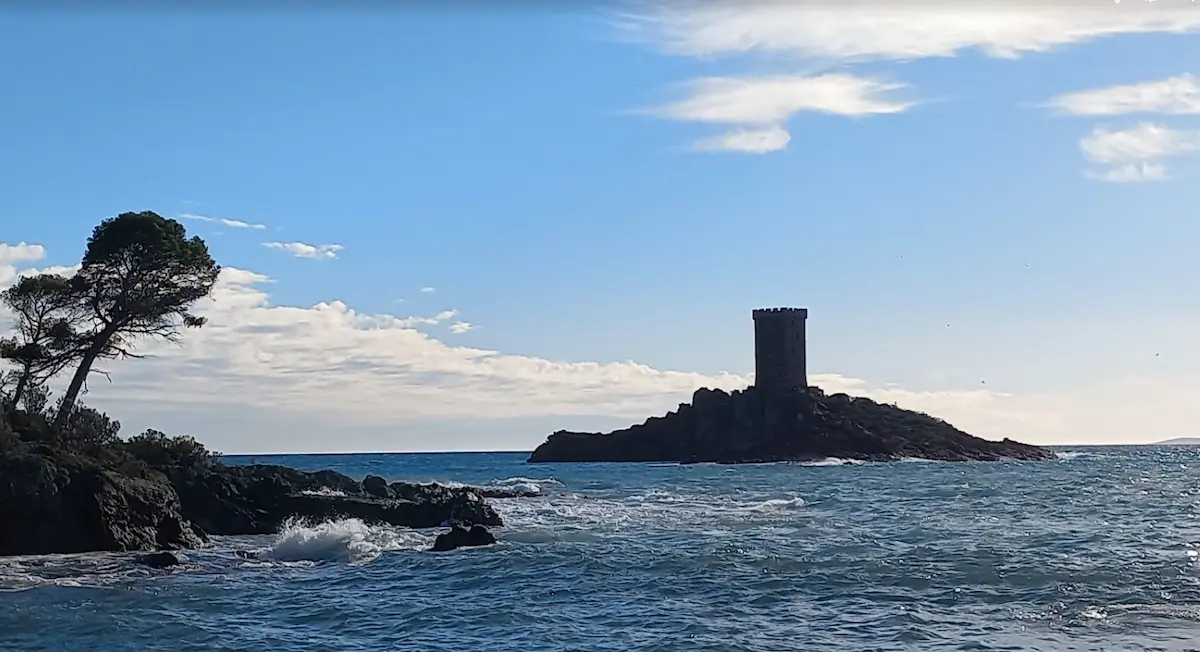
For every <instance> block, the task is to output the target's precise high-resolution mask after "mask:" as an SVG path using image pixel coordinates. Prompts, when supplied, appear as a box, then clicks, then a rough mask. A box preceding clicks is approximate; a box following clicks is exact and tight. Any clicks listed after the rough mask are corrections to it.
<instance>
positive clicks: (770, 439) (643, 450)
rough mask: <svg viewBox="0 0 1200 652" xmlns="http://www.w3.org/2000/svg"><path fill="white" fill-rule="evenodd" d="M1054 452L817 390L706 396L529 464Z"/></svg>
mask: <svg viewBox="0 0 1200 652" xmlns="http://www.w3.org/2000/svg"><path fill="white" fill-rule="evenodd" d="M1054 457H1055V455H1054V453H1053V452H1051V451H1049V450H1047V449H1044V448H1039V447H1037V446H1031V445H1028V444H1022V443H1019V442H1015V441H1011V440H1009V439H1005V440H1004V441H989V440H986V439H980V438H978V437H974V436H971V435H969V434H967V433H965V432H963V431H961V430H959V429H957V428H955V427H954V426H952V425H950V424H949V423H946V422H945V421H943V420H941V419H938V418H936V417H932V416H929V415H927V414H923V413H921V412H914V411H912V410H905V409H902V408H899V407H896V406H894V405H884V404H880V403H876V402H875V401H872V400H870V399H867V398H855V397H851V396H848V395H846V394H833V395H829V396H827V395H825V393H824V392H822V391H821V390H820V389H819V388H816V387H809V388H808V389H807V390H770V391H768V390H763V389H760V388H758V387H750V388H747V389H745V390H741V391H734V392H733V393H726V392H724V391H721V390H712V389H699V390H696V392H695V393H694V394H693V395H692V402H691V404H686V403H685V404H681V405H680V406H679V409H677V410H675V411H673V412H670V413H668V414H667V415H666V416H662V417H652V418H650V419H648V420H647V421H646V422H645V423H642V424H639V425H635V426H631V427H629V428H625V429H623V430H617V431H614V432H611V433H607V434H597V433H582V432H568V431H559V432H555V433H554V434H552V435H550V437H549V438H548V439H547V440H546V441H545V443H543V444H542V445H540V446H538V447H537V449H536V450H534V451H533V454H532V455H530V456H529V462H534V463H537V462H682V463H697V462H717V463H747V462H749V463H753V462H780V461H806V460H819V459H826V458H842V459H850V460H864V461H889V460H898V459H903V458H921V459H929V460H944V461H968V460H981V461H993V460H1004V459H1014V460H1048V459H1053V458H1054Z"/></svg>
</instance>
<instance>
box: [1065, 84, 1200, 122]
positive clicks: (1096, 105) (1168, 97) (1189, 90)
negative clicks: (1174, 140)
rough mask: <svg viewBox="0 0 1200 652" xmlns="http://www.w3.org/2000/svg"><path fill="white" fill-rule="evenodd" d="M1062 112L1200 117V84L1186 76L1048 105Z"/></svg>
mask: <svg viewBox="0 0 1200 652" xmlns="http://www.w3.org/2000/svg"><path fill="white" fill-rule="evenodd" d="M1047 106H1049V107H1051V108H1054V109H1056V110H1058V111H1059V112H1060V113H1065V114H1070V115H1084V116H1113V115H1125V114H1130V113H1160V114H1167V115H1182V114H1200V81H1198V80H1197V79H1196V77H1194V76H1192V75H1189V74H1184V75H1179V76H1177V77H1169V78H1167V79H1162V80H1158V81H1147V82H1139V83H1136V84H1123V85H1119V86H1109V87H1106V88H1095V89H1091V90H1086V91H1079V92H1076V93H1067V94H1065V95H1060V96H1058V97H1055V98H1054V99H1052V100H1050V101H1049V102H1047Z"/></svg>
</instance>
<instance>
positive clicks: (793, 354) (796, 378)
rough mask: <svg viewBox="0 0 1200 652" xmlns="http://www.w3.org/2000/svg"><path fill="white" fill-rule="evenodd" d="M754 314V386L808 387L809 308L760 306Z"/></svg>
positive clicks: (785, 388)
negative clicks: (807, 334) (805, 329)
mask: <svg viewBox="0 0 1200 652" xmlns="http://www.w3.org/2000/svg"><path fill="white" fill-rule="evenodd" d="M751 314H752V315H753V317H754V385H755V386H756V387H759V388H761V389H767V390H795V389H807V388H808V370H807V360H806V351H805V346H806V341H805V332H804V327H805V322H806V321H807V320H808V308H759V309H756V310H754V311H753V312H752V313H751Z"/></svg>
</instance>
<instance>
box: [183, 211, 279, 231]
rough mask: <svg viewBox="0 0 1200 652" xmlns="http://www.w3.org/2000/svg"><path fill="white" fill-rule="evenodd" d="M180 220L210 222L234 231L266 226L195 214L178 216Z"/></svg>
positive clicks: (264, 226)
mask: <svg viewBox="0 0 1200 652" xmlns="http://www.w3.org/2000/svg"><path fill="white" fill-rule="evenodd" d="M179 218H180V219H184V220H191V221H193V222H212V223H215V224H221V225H223V226H228V227H230V228H234V229H265V228H267V225H266V224H255V223H252V222H243V221H242V220H231V219H228V218H224V217H208V216H207V215H197V214H195V213H184V214H182V215H180V216H179Z"/></svg>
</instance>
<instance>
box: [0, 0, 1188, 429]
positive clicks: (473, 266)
mask: <svg viewBox="0 0 1200 652" xmlns="http://www.w3.org/2000/svg"><path fill="white" fill-rule="evenodd" d="M1094 4H1095V6H1092V5H1087V6H1084V5H1082V4H1077V5H1070V4H1067V5H1062V6H1061V7H1056V8H1055V9H1054V10H1053V11H1050V10H1047V9H1044V8H1043V9H1037V8H1035V7H1034V6H1032V5H1022V6H1013V7H1010V8H1007V9H1004V10H999V9H988V8H987V6H986V5H979V6H970V7H967V6H963V5H956V8H955V9H948V8H942V9H937V8H931V7H928V6H925V5H920V6H918V5H913V6H912V7H911V8H906V7H902V6H901V7H897V6H890V7H889V6H885V5H868V6H866V8H865V9H860V10H859V11H857V12H855V11H852V10H849V9H846V8H845V6H844V5H843V6H834V5H830V4H826V3H820V4H816V3H814V4H805V3H802V2H797V3H794V4H786V3H767V4H761V5H756V4H754V3H749V2H747V3H723V2H718V1H715V0H714V1H711V2H703V3H692V4H685V3H674V4H667V3H656V2H643V3H638V4H629V5H619V4H612V5H605V6H590V7H586V8H584V7H580V9H579V10H578V11H577V12H566V11H551V10H550V9H549V8H548V7H549V6H548V5H546V6H541V5H534V4H528V5H523V6H522V7H521V8H520V9H514V10H511V11H499V10H495V11H483V10H479V9H477V8H473V7H472V6H471V5H470V4H469V3H468V4H463V5H461V6H458V7H457V8H455V9H453V10H443V11H434V10H424V11H399V10H394V11H389V10H382V9H379V8H377V7H376V8H374V9H369V10H368V9H364V8H359V9H356V10H347V11H332V10H327V11H283V10H278V11H265V10H260V11H257V12H239V11H236V10H233V9H228V8H226V9H224V10H220V11H210V12H203V11H191V12H166V11H161V12H156V11H149V10H144V9H143V10H136V9H130V8H126V9H124V10H120V11H111V12H108V13H106V12H102V11H88V12H85V11H81V10H80V11H59V12H50V11H42V12H38V11H25V12H19V11H9V12H8V13H6V14H5V15H4V20H3V21H2V22H0V60H2V61H4V62H5V63H4V64H3V67H2V68H0V79H3V82H4V88H5V100H4V102H3V103H0V118H2V119H0V143H3V146H2V147H0V187H2V188H3V191H2V192H0V242H4V243H8V245H10V247H9V248H8V249H6V250H0V253H2V252H3V251H7V254H3V255H6V256H7V258H8V259H7V260H5V259H3V258H2V257H0V282H3V281H4V277H5V272H4V269H5V267H4V266H5V265H7V267H8V269H9V273H8V276H9V278H11V275H12V273H15V270H18V269H29V268H34V267H45V266H48V265H49V266H53V265H62V266H69V265H72V264H74V263H76V262H77V261H78V258H79V255H80V253H81V251H82V247H83V242H84V240H85V239H86V237H87V234H88V233H89V231H90V228H91V227H92V226H93V225H94V224H95V223H97V222H98V221H99V220H101V219H103V218H105V217H109V216H112V215H115V214H117V213H119V212H122V211H127V210H154V211H156V212H159V213H161V214H163V215H167V216H172V217H176V216H190V219H186V221H185V223H186V224H187V226H188V228H189V230H190V231H191V232H194V233H196V234H199V235H201V236H202V237H204V238H205V239H206V240H207V242H208V243H209V246H210V248H211V249H212V252H213V254H214V256H215V257H216V258H217V259H218V261H219V262H220V263H222V264H223V265H224V266H226V267H227V268H230V273H229V274H227V275H226V278H225V279H223V284H224V285H223V290H222V293H219V295H218V297H217V299H218V300H217V301H215V302H214V303H213V304H212V305H211V306H207V307H206V308H205V309H206V310H209V314H210V318H212V320H213V323H214V325H213V327H212V328H211V329H206V330H210V331H211V332H208V333H197V334H195V337H191V335H192V334H189V343H188V344H187V345H185V347H184V348H183V349H172V348H170V347H167V348H163V347H158V346H156V345H152V344H148V345H147V346H148V349H147V350H149V351H152V352H154V353H156V358H155V359H154V360H152V361H147V362H137V363H133V362H131V363H123V364H121V365H120V366H119V367H117V368H113V369H111V370H110V371H112V372H113V373H112V375H113V383H112V385H111V386H109V385H107V383H103V382H97V383H94V387H93V391H92V394H91V395H89V396H88V398H87V400H88V402H90V403H95V404H98V405H102V406H103V407H105V408H106V409H110V410H112V411H113V412H114V413H116V415H117V416H118V417H120V418H122V420H123V421H125V422H126V424H127V427H128V428H131V429H135V428H142V427H147V426H155V427H159V428H162V429H172V430H182V431H187V432H191V433H193V434H196V435H197V436H199V437H201V438H202V439H205V440H206V441H211V442H213V443H214V445H215V446H216V447H218V448H221V449H223V450H226V451H229V452H258V451H321V450H438V449H444V448H455V449H528V448H531V447H532V446H534V445H536V444H537V443H538V442H540V441H541V439H542V438H543V437H544V436H545V434H547V433H548V432H549V431H550V430H553V429H556V428H560V427H570V428H606V427H612V426H619V425H624V424H627V423H630V422H633V421H638V420H641V419H642V418H644V417H646V416H650V415H651V414H656V413H660V412H662V411H664V410H666V409H669V408H672V407H674V405H675V404H677V403H679V402H681V401H685V400H687V398H688V396H689V395H690V392H691V390H692V389H694V388H695V387H699V386H702V385H710V386H711V385H719V386H724V387H730V388H731V387H737V386H739V385H744V384H745V382H748V377H749V375H750V374H751V373H752V371H753V360H752V357H751V356H752V352H753V342H752V338H751V335H752V324H751V321H750V310H751V309H752V308H756V307H764V306H774V305H800V306H807V307H808V308H809V309H810V318H809V337H808V339H809V351H810V353H809V356H810V371H811V372H812V373H813V374H814V377H815V378H816V379H817V381H818V383H819V384H822V385H824V386H826V387H827V389H847V390H850V391H852V392H854V393H859V394H866V395H870V396H873V397H877V398H880V399H881V400H888V401H891V400H895V401H897V402H899V403H900V404H902V405H908V406H911V407H917V408H919V409H925V410H927V411H931V412H935V413H938V414H943V415H946V416H947V417H948V418H950V420H951V421H952V422H954V423H955V424H956V425H959V426H960V427H963V428H964V429H967V430H969V431H971V432H976V433H978V434H981V435H985V436H994V437H1000V436H1011V437H1015V438H1025V439H1030V440H1033V441H1037V442H1046V443H1075V442H1117V441H1122V442H1128V441H1148V440H1154V439H1161V438H1165V437H1172V436H1182V435H1190V434H1196V433H1195V431H1194V429H1193V425H1192V424H1194V423H1195V422H1196V418H1197V417H1200V407H1192V406H1193V405H1197V406H1200V372H1197V371H1196V369H1197V368H1200V367H1198V364H1197V363H1200V349H1198V348H1197V347H1196V346H1195V344H1194V336H1193V335H1192V333H1194V332H1195V328H1196V326H1198V325H1200V307H1198V304H1197V299H1196V294H1195V287H1196V286H1197V281H1198V280H1200V258H1198V257H1197V256H1196V255H1195V243H1196V242H1197V241H1198V237H1200V223H1198V222H1197V220H1196V206H1197V205H1200V201H1198V200H1200V183H1197V180H1198V179H1200V158H1197V157H1196V156H1195V154H1196V153H1200V135H1197V134H1198V133H1200V131H1198V130H1200V80H1198V79H1197V77H1193V76H1192V75H1200V70H1197V69H1196V62H1198V61H1200V37H1198V36H1197V34H1196V30H1197V29H1200V7H1194V6H1192V5H1191V4H1190V3H1186V2H1182V1H1180V2H1175V3H1172V2H1169V1H1168V0H1161V1H1159V2H1156V3H1131V2H1125V3H1113V5H1112V6H1107V5H1104V6H1101V3H1094ZM705 80H707V81H705ZM200 218H207V219H200ZM221 220H233V221H236V222H235V223H234V225H232V226H231V225H229V224H228V223H222V222H221ZM239 224H240V225H243V226H239ZM244 225H262V228H252V227H251V228H248V227H246V226H244ZM19 243H25V245H26V248H25V249H20V248H19V247H18V245H19ZM270 243H273V244H270ZM268 244H270V246H264V245H268ZM34 245H36V246H39V247H40V249H38V250H37V251H34V250H33V249H32V248H31V247H32V246H34ZM322 247H324V249H321V248H322ZM322 251H324V252H325V253H321V252H322ZM22 252H23V253H22ZM425 287H428V288H432V289H433V291H431V292H422V291H421V288H425ZM222 297H223V298H224V299H223V301H222V300H221V299H222ZM335 302H336V303H335ZM314 306H322V307H318V308H316V309H314ZM331 306H332V307H331ZM448 311H455V313H454V314H453V315H447V314H446V313H448ZM335 313H336V314H335ZM381 315H390V316H394V319H392V318H389V319H391V321H387V325H386V327H381V326H380V324H381V323H382V322H381V321H380V320H381V319H384V318H382V317H379V316H381ZM372 316H373V317H372ZM222 319H223V320H222ZM385 321H386V320H385ZM268 325H269V326H270V328H267V326H268ZM456 325H457V326H456ZM381 328H382V330H383V331H387V332H381ZM267 331H270V332H269V333H267ZM264 333H267V334H264ZM288 338H292V339H288ZM306 346H308V347H311V349H306V348H305V347H306ZM464 347H465V348H464ZM471 350H486V351H491V352H496V353H495V354H494V355H492V356H489V357H490V359H491V360H490V362H488V363H487V364H486V365H484V366H483V367H480V366H479V365H478V363H477V362H464V360H467V359H471V360H477V358H475V357H472V356H474V355H475V354H472V353H470V351H471ZM318 358H320V359H321V360H322V362H321V363H320V364H316V363H315V362H313V361H314V360H316V359H318ZM439 360H445V361H446V362H445V363H444V364H443V363H442V362H438V361H439ZM629 361H632V363H634V364H626V363H627V362H629ZM310 363H311V364H310ZM439 365H440V366H439ZM606 365H607V366H606ZM186 370H191V371H190V372H187V371H186ZM668 372H677V373H668ZM189 379H191V380H189ZM267 386H269V391H268V389H265V388H266V387H267ZM256 392H258V393H256ZM320 397H324V398H323V399H322V398H320ZM440 402H444V404H445V407H444V408H437V409H434V408H432V407H430V406H431V405H434V404H438V405H441V404H442V403H440Z"/></svg>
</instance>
